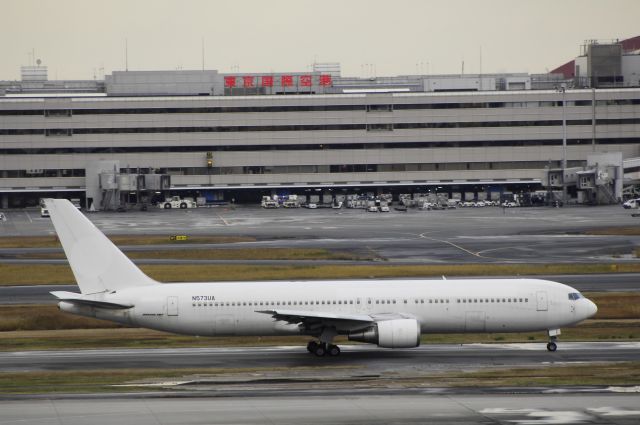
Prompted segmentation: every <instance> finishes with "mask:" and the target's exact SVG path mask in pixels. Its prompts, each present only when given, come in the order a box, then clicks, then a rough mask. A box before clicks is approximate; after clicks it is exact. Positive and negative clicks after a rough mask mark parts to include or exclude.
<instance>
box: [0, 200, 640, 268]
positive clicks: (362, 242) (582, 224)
mask: <svg viewBox="0 0 640 425" xmlns="http://www.w3.org/2000/svg"><path fill="white" fill-rule="evenodd" d="M7 217H8V218H7V221H5V222H2V223H1V224H0V236H25V235H39V236H43V235H49V234H53V227H52V225H51V221H50V219H48V218H41V217H39V215H37V214H35V212H34V211H20V212H9V213H7ZM88 217H89V218H90V219H91V220H92V221H93V222H94V223H95V224H96V225H97V226H98V227H99V228H100V229H101V230H103V231H104V232H106V233H107V234H128V235H136V234H138V235H142V234H164V235H167V240H168V237H169V235H175V234H179V235H201V234H208V235H225V236H240V235H241V236H249V237H253V238H256V241H255V242H244V243H238V244H232V245H231V246H233V247H264V248H271V247H294V248H295V247H305V248H327V249H333V250H346V251H350V252H354V253H358V254H361V255H362V256H363V257H366V258H369V257H373V258H379V259H383V260H385V261H386V262H389V263H394V262H398V263H404V264H439V263H462V262H472V263H485V262H489V263H494V262H500V263H509V262H528V263H531V262H538V263H549V262H553V263H559V262H584V263H588V262H594V261H598V262H606V261H618V262H619V261H637V259H636V258H635V256H634V255H633V250H634V248H635V247H637V246H638V245H640V236H633V235H624V236H613V235H593V234H588V231H589V230H590V229H594V228H601V227H611V226H633V225H637V224H638V223H639V221H638V220H639V219H638V218H634V217H631V214H630V213H629V211H628V210H623V209H622V208H620V207H619V206H603V207H592V208H586V207H583V208H578V207H575V208H543V207H538V208H511V209H505V210H503V209H502V208H497V207H485V208H466V209H457V210H445V211H419V210H410V211H409V212H406V213H402V212H397V211H393V212H390V213H367V212H364V211H363V210H348V209H341V210H332V209H320V210H306V209H294V210H290V209H287V210H285V209H278V210H264V209H260V208H258V207H244V206H243V207H237V208H233V209H232V208H203V209H198V210H182V211H178V210H175V211H174V210H171V211H162V210H151V211H148V212H128V213H121V214H119V213H92V214H89V215H88ZM585 232H587V233H585ZM216 246H217V247H221V248H222V247H229V245H227V246H225V245H216ZM128 249H131V250H133V249H140V248H139V247H138V248H135V247H129V248H128ZM19 251H20V250H15V249H7V250H0V259H2V258H4V259H5V261H14V260H15V257H16V255H17V254H19ZM34 252H35V251H34ZM23 261H27V260H24V259H23Z"/></svg>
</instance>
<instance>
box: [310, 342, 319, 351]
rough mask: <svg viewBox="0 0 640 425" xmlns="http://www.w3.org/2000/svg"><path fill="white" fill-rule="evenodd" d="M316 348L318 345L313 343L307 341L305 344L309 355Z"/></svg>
mask: <svg viewBox="0 0 640 425" xmlns="http://www.w3.org/2000/svg"><path fill="white" fill-rule="evenodd" d="M316 348H318V343H317V342H315V341H309V343H308V344H307V351H308V352H310V353H315V351H316Z"/></svg>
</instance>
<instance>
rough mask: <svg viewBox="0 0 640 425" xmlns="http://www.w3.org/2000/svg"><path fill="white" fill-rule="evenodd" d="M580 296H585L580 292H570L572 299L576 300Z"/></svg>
mask: <svg viewBox="0 0 640 425" xmlns="http://www.w3.org/2000/svg"><path fill="white" fill-rule="evenodd" d="M580 298H584V297H583V296H582V294H581V293H580V292H571V293H570V294H569V299H570V300H573V301H575V300H579V299H580Z"/></svg>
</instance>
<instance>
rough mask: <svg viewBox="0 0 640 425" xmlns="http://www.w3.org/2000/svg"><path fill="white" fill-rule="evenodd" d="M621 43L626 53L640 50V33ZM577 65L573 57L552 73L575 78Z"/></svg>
mask: <svg viewBox="0 0 640 425" xmlns="http://www.w3.org/2000/svg"><path fill="white" fill-rule="evenodd" d="M620 44H622V50H623V51H624V52H625V53H628V52H635V51H637V50H640V35H638V36H635V37H631V38H627V39H626V40H622V41H621V42H620ZM575 65H576V61H575V60H574V59H572V60H570V61H569V62H567V63H565V64H562V65H560V66H559V67H557V68H555V69H553V70H551V72H550V73H551V74H562V75H563V76H564V78H573V77H575V68H576V66H575Z"/></svg>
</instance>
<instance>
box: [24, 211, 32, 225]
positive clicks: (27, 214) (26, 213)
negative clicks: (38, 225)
mask: <svg viewBox="0 0 640 425" xmlns="http://www.w3.org/2000/svg"><path fill="white" fill-rule="evenodd" d="M24 215H26V216H27V218H28V219H29V223H33V220H32V219H31V216H30V215H29V212H28V211H25V212H24Z"/></svg>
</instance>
